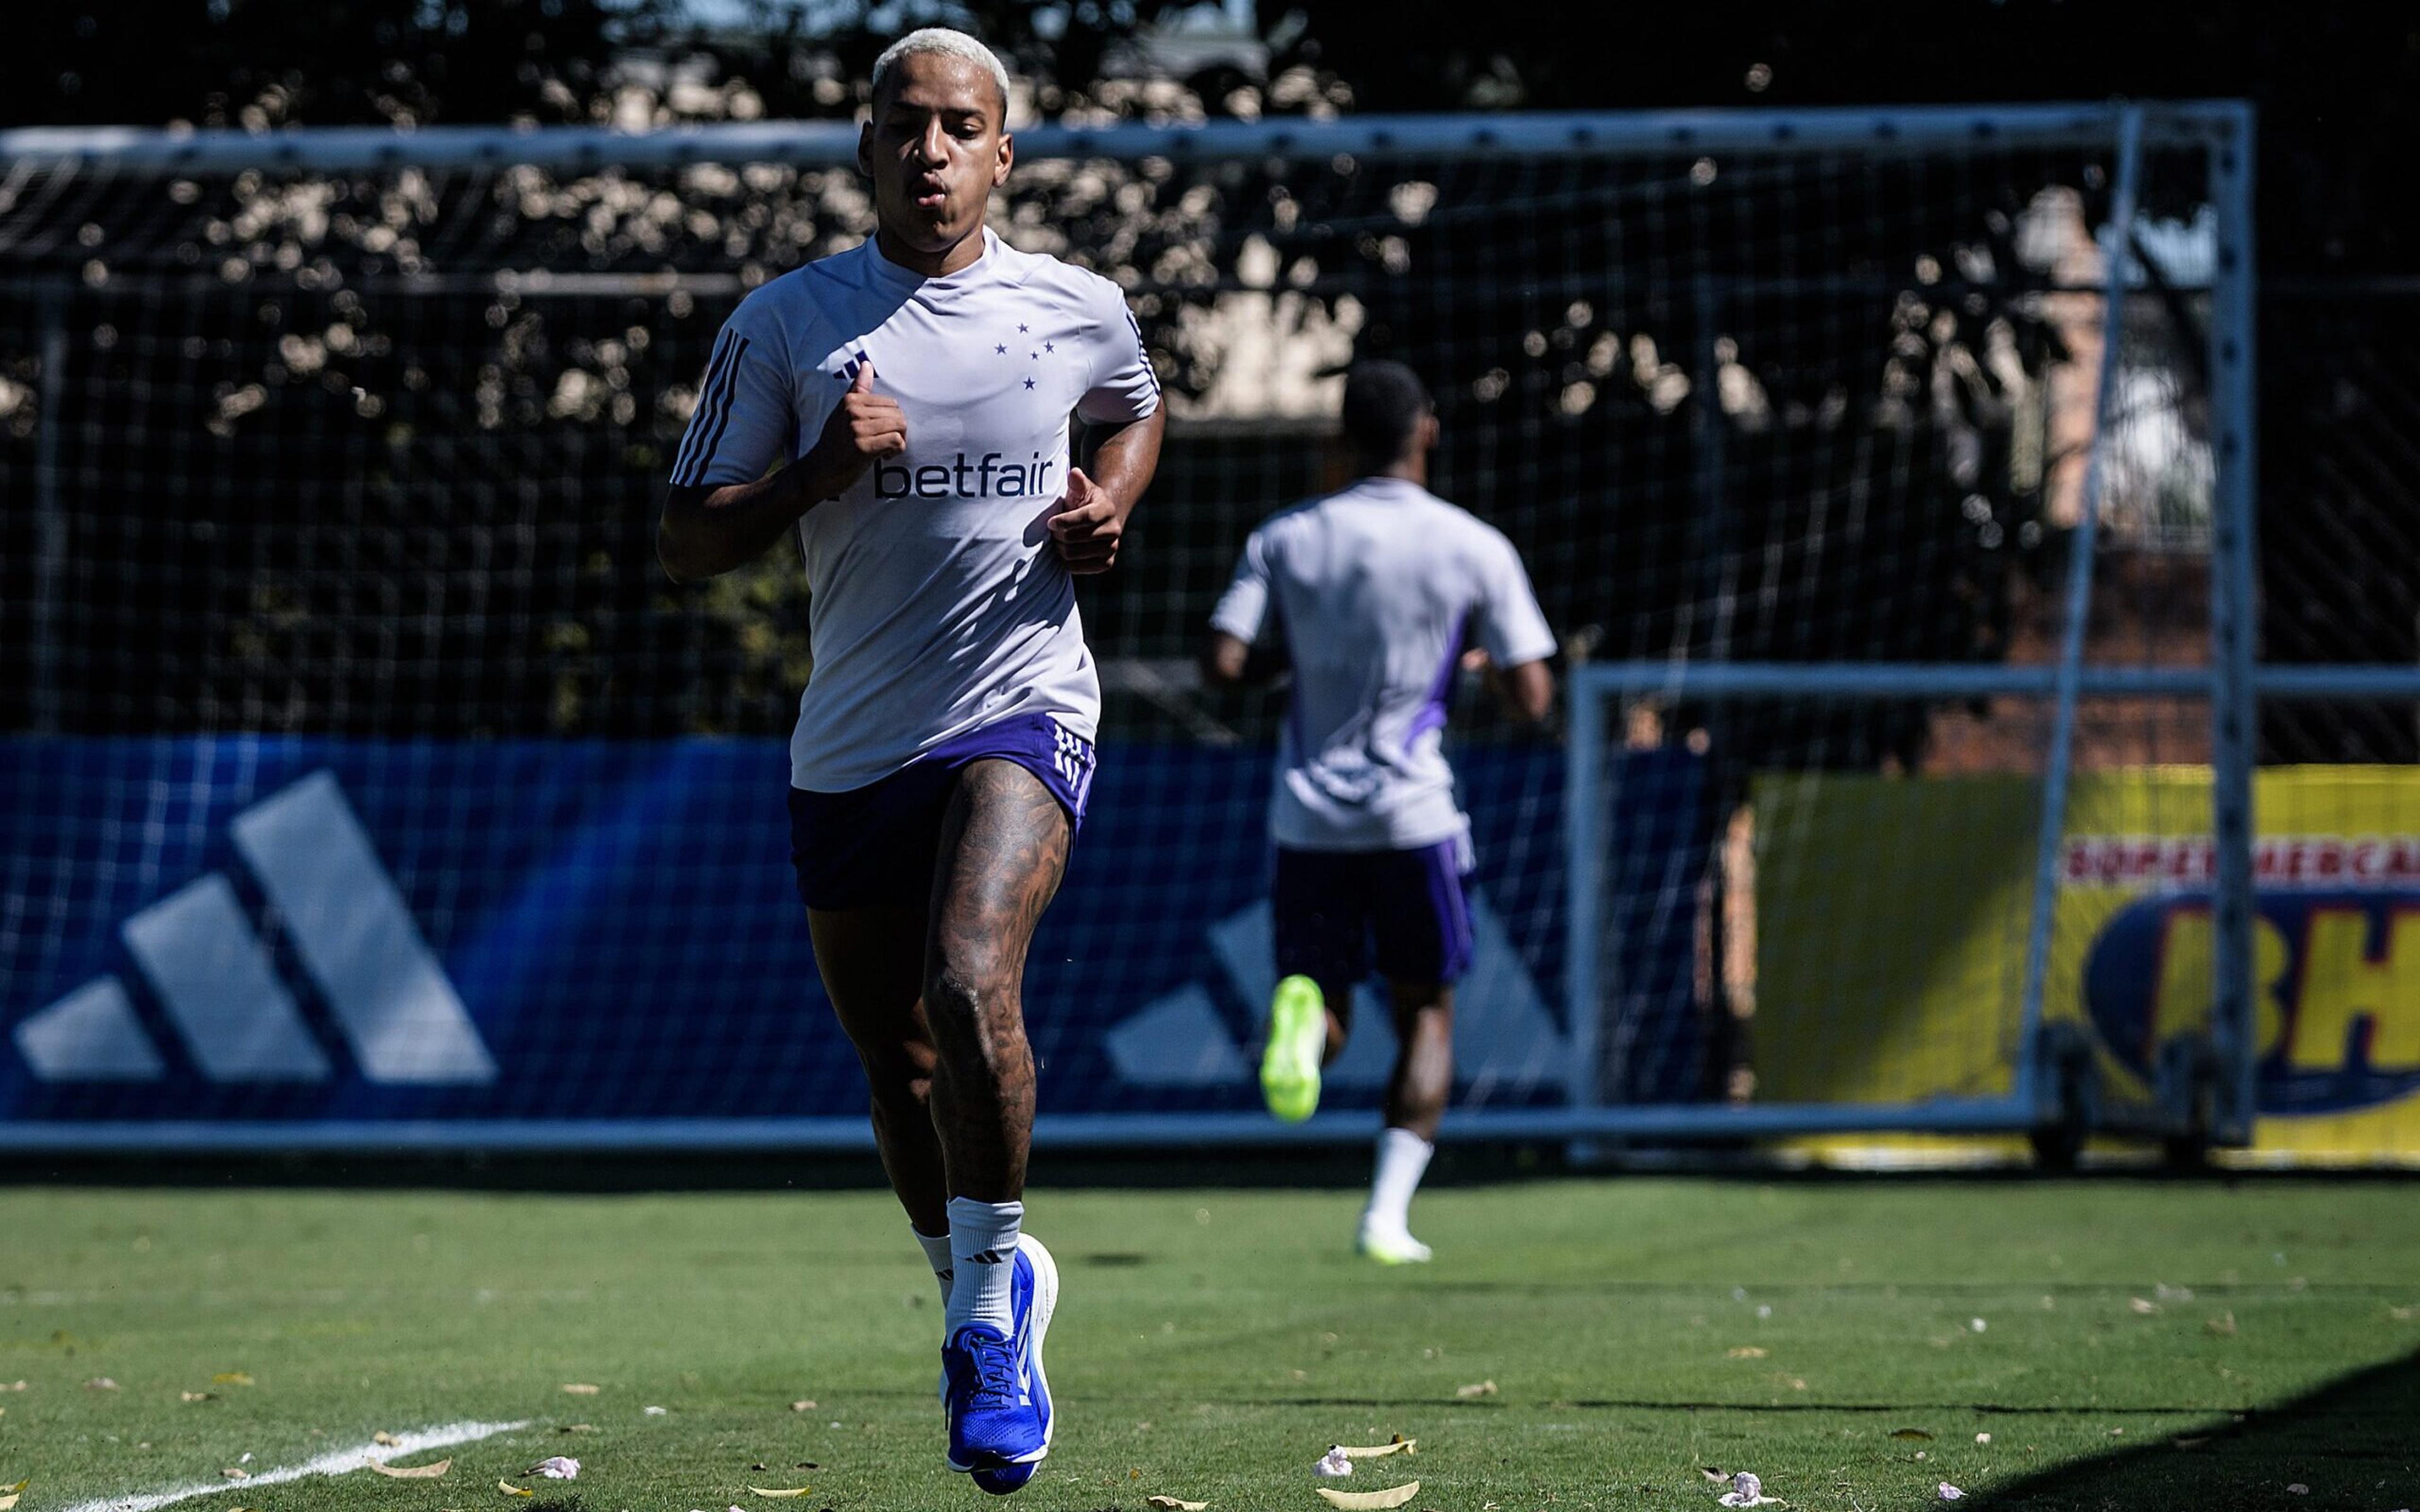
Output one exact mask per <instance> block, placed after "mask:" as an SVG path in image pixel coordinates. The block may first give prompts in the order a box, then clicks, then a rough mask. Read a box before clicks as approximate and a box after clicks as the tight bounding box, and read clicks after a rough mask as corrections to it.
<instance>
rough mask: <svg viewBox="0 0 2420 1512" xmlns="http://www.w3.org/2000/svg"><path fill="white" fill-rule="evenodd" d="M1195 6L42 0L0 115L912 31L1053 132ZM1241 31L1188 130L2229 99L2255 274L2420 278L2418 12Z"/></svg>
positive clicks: (504, 108)
mask: <svg viewBox="0 0 2420 1512" xmlns="http://www.w3.org/2000/svg"><path fill="white" fill-rule="evenodd" d="M1198 8H1200V7H1199V5H1198V4H1196V3H1193V0H1109V3H1104V0H1077V3H1073V4H1060V5H1048V4H1045V5H1036V4H1032V3H1031V0H958V3H954V4H947V5H934V4H917V3H909V0H892V3H890V4H871V5H869V4H864V3H861V0H737V4H726V5H722V6H718V7H717V8H714V10H713V11H712V12H711V13H712V14H713V15H714V16H716V17H717V18H719V20H718V23H717V24H715V25H713V26H710V27H709V26H707V25H705V24H703V23H701V21H700V20H699V18H698V16H697V15H696V14H695V13H693V12H692V11H691V9H690V8H688V7H687V6H685V5H684V4H682V3H681V0H326V3H318V4H310V5H298V4H294V3H291V0H51V3H47V4H43V5H39V6H27V7H20V8H18V9H17V13H16V14H14V15H12V17H11V37H10V45H9V47H8V48H7V49H6V50H5V51H0V118H7V119H9V120H12V121H13V122H15V123H17V124H65V123H113V124H133V125H150V124H159V123H161V122H163V121H167V120H172V119H173V120H185V121H191V122H194V123H196V124H202V125H227V126H240V125H256V126H264V127H265V126H273V125H277V124H280V123H285V122H309V123H312V124H317V125H335V124H357V123H372V122H379V121H389V120H393V121H406V120H408V121H412V122H417V123H422V124H427V123H430V122H439V121H443V122H453V123H462V122H504V121H509V120H512V119H515V118H524V119H528V120H532V121H538V122H557V121H566V120H585V119H602V118H610V116H611V114H612V108H613V93H614V89H615V85H616V84H617V82H618V78H617V63H618V62H620V61H621V60H625V59H627V58H628V55H629V54H631V53H632V52H633V51H634V50H635V51H643V52H647V53H650V54H659V55H662V54H675V55H683V56H688V57H691V58H695V59H698V60H700V61H702V62H704V63H705V64H706V66H707V67H708V69H710V70H711V71H712V72H714V73H716V74H718V75H719V76H720V77H721V78H723V79H725V80H735V81H744V83H745V84H746V85H748V86H749V87H750V89H751V90H752V92H753V94H754V95H755V96H756V97H757V99H758V100H760V101H761V105H762V110H763V114H765V115H767V116H833V115H845V114H847V113H848V112H849V111H851V110H853V109H854V108H856V105H857V103H858V98H859V88H860V85H861V81H862V79H863V78H864V75H865V71H866V69H867V68H868V67H869V66H870V64H871V63H872V61H873V58H874V54H876V52H878V51H879V50H880V48H881V47H882V45H883V44H884V42H886V41H887V40H888V39H890V38H891V37H892V36H894V35H896V33H897V32H898V31H900V30H902V29H905V28H906V27H907V26H909V25H912V24H917V23H922V22H923V21H927V20H941V21H949V22H952V23H957V24H963V25H967V26H970V27H971V28H972V29H973V30H975V31H976V32H978V33H979V34H981V35H982V36H984V37H985V39H988V40H990V41H992V42H993V43H994V44H995V45H996V46H998V47H999V48H1000V49H1001V51H1002V52H1003V53H1004V54H1007V55H1008V56H1009V57H1010V59H1011V61H1012V65H1013V66H1014V67H1015V68H1016V69H1017V70H1018V72H1019V73H1020V74H1021V75H1023V76H1025V77H1028V78H1031V79H1033V80H1036V81H1040V83H1041V89H1040V99H1039V101H1038V102H1039V103H1040V104H1041V105H1042V107H1043V108H1044V109H1045V110H1046V111H1047V110H1050V109H1052V108H1054V107H1063V106H1066V105H1071V104H1076V103H1080V102H1084V101H1086V100H1088V99H1089V98H1090V95H1091V92H1092V90H1093V87H1094V84H1095V83H1096V81H1098V80H1099V78H1100V77H1101V75H1102V72H1103V69H1104V66H1105V64H1108V63H1109V62H1110V61H1111V60H1112V59H1113V57H1114V55H1115V54H1116V51H1117V49H1118V47H1119V46H1120V44H1121V43H1122V42H1124V41H1125V40H1126V39H1129V38H1131V37H1133V36H1134V35H1135V34H1136V33H1137V32H1138V31H1139V30H1140V29H1145V28H1148V27H1151V26H1153V25H1155V24H1156V23H1163V22H1166V21H1167V20H1169V19H1170V18H1171V17H1174V16H1177V15H1179V14H1180V13H1183V12H1187V11H1191V10H1195V9H1198ZM1258 25H1259V29H1260V32H1261V37H1262V39H1263V40H1264V42H1265V43H1266V44H1267V48H1268V53H1267V56H1268V62H1267V67H1266V71H1265V76H1264V77H1263V78H1261V79H1254V78H1252V77H1250V76H1249V74H1247V73H1244V72H1242V71H1240V70H1239V69H1237V67H1236V65H1235V64H1234V63H1233V60H1232V59H1228V58H1223V57H1222V58H1221V59H1220V60H1219V61H1218V62H1217V63H1215V64H1212V65H1209V66H1208V67H1206V68H1205V69H1203V71H1202V74H1200V75H1199V76H1197V77H1195V78H1193V79H1191V80H1188V81H1187V82H1188V83H1190V84H1192V85H1194V86H1195V93H1196V95H1197V96H1198V97H1199V99H1200V100H1201V101H1202V106H1203V108H1204V109H1206V110H1208V111H1210V112H1212V113H1214V114H1215V113H1217V112H1218V111H1220V110H1222V109H1228V108H1233V106H1232V105H1231V103H1230V101H1231V99H1232V97H1233V96H1234V94H1235V92H1236V90H1237V89H1238V88H1241V89H1243V90H1244V91H1245V94H1246V96H1247V98H1255V99H1256V100H1257V108H1260V109H1264V110H1278V109H1283V108H1285V106H1284V105H1282V104H1280V103H1277V102H1272V101H1270V100H1267V99H1266V98H1265V90H1264V87H1256V86H1264V85H1265V84H1266V83H1267V80H1268V78H1273V77H1275V76H1277V75H1278V74H1280V73H1281V72H1283V71H1284V70H1286V69H1291V68H1297V67H1308V68H1311V69H1314V70H1316V71H1317V72H1319V73H1321V74H1323V75H1326V76H1328V77H1330V78H1334V79H1339V80H1342V81H1343V82H1344V83H1345V84H1346V85H1348V86H1349V90H1350V94H1351V98H1352V100H1353V102H1354V105H1355V107H1356V108H1357V109H1360V110H1364V111H1410V110H1491V109H1493V110H1504V109H1511V110H1569V109H1652V108H1670V107H1689V106H1719V105H1749V104H1754V105H1774V106H1792V105H1795V106H1811V105H1831V104H1879V103H1920V102H1921V103H1946V102H1958V101H1967V100H2099V99H2103V98H2107V97H2109V96H2112V95H2119V94H2124V95H2131V96H2134V97H2138V98H2143V99H2196V98H2215V97H2221V96H2226V97H2243V98H2248V99H2250V100H2254V101H2256V102H2257V104H2258V105H2259V106H2260V107H2261V112H2262V119H2261V132H2262V153H2261V159H2262V162H2261V175H2260V192H2261V194H2262V196H2263V203H2264V205H2265V206H2266V207H2267V208H2268V213H2267V214H2265V215H2264V217H2263V223H2264V227H2265V229H2266V234H2267V245H2265V246H2264V247H2263V249H2262V266H2263V267H2264V268H2265V269H2266V270H2269V271H2271V272H2273V273H2282V272H2286V271H2288V270H2296V271H2300V270H2407V269H2409V268H2411V267H2412V266H2413V265H2414V263H2415V261H2420V232H2415V231H2414V229H2413V222H2412V217H2410V216H2409V215H2408V214H2407V213H2406V212H2405V210H2404V208H2403V205H2402V203H2401V202H2402V199H2403V197H2404V196H2403V195H2402V193H2400V192H2399V186H2401V185H2402V184H2404V183H2406V182H2408V181H2409V177H2410V164H2411V162H2412V160H2413V156H2414V152H2415V149H2420V11H2415V10H2413V9H2412V8H2410V7H2406V6H2371V5H2351V4H2335V5H2328V4H2320V5H2312V6H2293V7H2286V6H2275V5H2265V4H2258V3H2256V0H2220V3H2216V4H2211V5H2206V6H2198V7H2187V8H2179V7H2177V6H2174V5H2172V4H2167V3H2164V0H2101V3H2096V4H2089V5H2087V4H2082V3H2077V0H1949V3H1947V4H1944V3H1940V0H1816V3H1809V0H1713V3H1708V4H1699V5H1654V6H1647V5H1638V4H1633V3H1621V0H1613V3H1607V4H1602V5H1587V6H1559V5H1556V6H1548V5H1529V6H1486V5H1473V4H1470V3H1469V0H1393V3H1391V4H1389V5H1388V6H1387V7H1386V8H1385V10H1384V15H1383V21H1382V20H1381V18H1380V17H1379V16H1378V15H1377V14H1376V13H1375V12H1374V8H1373V7H1372V6H1371V5H1370V4H1369V3H1368V0H1262V4H1261V5H1260V7H1259V14H1258ZM1407 43H1408V45H1407ZM819 84H820V87H819V86H818V85H819ZM835 85H837V86H838V87H837V88H836V87H835Z"/></svg>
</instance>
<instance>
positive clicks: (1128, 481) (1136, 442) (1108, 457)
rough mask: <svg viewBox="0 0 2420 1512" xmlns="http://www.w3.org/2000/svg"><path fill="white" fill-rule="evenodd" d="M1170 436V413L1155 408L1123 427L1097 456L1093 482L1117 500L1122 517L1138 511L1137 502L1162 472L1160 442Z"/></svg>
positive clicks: (1102, 445)
mask: <svg viewBox="0 0 2420 1512" xmlns="http://www.w3.org/2000/svg"><path fill="white" fill-rule="evenodd" d="M1167 434H1168V411H1167V410H1166V409H1155V410H1153V411H1152V412H1151V413H1150V414H1148V415H1146V416H1144V417H1143V418H1142V419H1140V420H1135V421H1129V422H1127V423H1126V424H1124V425H1122V426H1120V427H1119V428H1118V429H1117V431H1116V432H1115V433H1114V434H1112V435H1111V436H1110V437H1109V439H1108V440H1104V441H1103V442H1101V444H1100V446H1099V448H1098V449H1097V450H1095V451H1094V454H1093V466H1092V470H1091V471H1092V475H1093V481H1094V483H1097V484H1099V485H1100V486H1102V487H1103V488H1105V489H1107V490H1108V491H1109V496H1110V497H1111V498H1112V499H1114V500H1116V501H1117V505H1118V518H1119V519H1121V520H1123V519H1125V517H1127V516H1128V515H1130V514H1132V513H1133V512H1134V506H1135V502H1136V501H1138V500H1140V498H1142V494H1143V490H1144V489H1146V488H1148V487H1150V486H1151V478H1152V474H1153V473H1155V472H1156V471H1159V443H1160V439H1161V438H1162V437H1164V436H1165V435H1167Z"/></svg>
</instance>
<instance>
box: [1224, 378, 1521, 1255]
mask: <svg viewBox="0 0 2420 1512" xmlns="http://www.w3.org/2000/svg"><path fill="white" fill-rule="evenodd" d="M1343 439H1344V442H1345V444H1346V445H1347V446H1348V447H1350V448H1351V449H1352V453H1353V459H1354V463H1355V477H1356V481H1355V482H1354V483H1353V484H1351V485H1350V486H1347V487H1346V488H1345V489H1344V490H1343V491H1342V492H1340V493H1333V494H1329V495H1328V496H1326V498H1324V499H1314V500H1311V501H1309V502H1307V503H1303V504H1297V505H1295V507H1294V508H1292V509H1288V510H1286V511H1284V512H1282V513H1280V514H1279V515H1276V516H1274V517H1271V518H1270V519H1268V520H1267V521H1265V522H1264V523H1263V524H1262V526H1261V527H1260V529H1258V530H1256V531H1254V532H1252V535H1251V538H1250V539H1249V541H1247V542H1246V543H1245V545H1244V557H1243V561H1242V562H1241V563H1239V564H1238V565H1237V567H1236V569H1235V578H1234V581H1233V583H1232V584H1230V585H1229V587H1228V589H1227V592H1226V594H1225V596H1224V597H1222V598H1221V599H1220V600H1219V601H1218V609H1217V610H1216V611H1215V612H1214V613H1213V614H1212V615H1211V617H1210V628H1211V635H1210V641H1209V644H1208V646H1207V648H1206V650H1205V651H1204V654H1203V656H1202V668H1203V671H1204V673H1205V674H1206V675H1207V676H1208V678H1209V679H1210V680H1211V681H1212V682H1214V683H1238V682H1243V681H1247V680H1250V679H1253V678H1255V677H1257V676H1258V675H1260V674H1261V673H1262V672H1263V671H1264V670H1265V668H1266V666H1267V665H1268V663H1269V662H1270V661H1271V660H1273V658H1270V657H1268V656H1265V655H1264V654H1261V653H1256V652H1255V650H1254V642H1256V641H1262V640H1273V639H1275V637H1274V636H1272V635H1271V633H1270V632H1271V631H1272V630H1273V629H1274V630H1275V631H1276V632H1277V633H1278V634H1279V635H1281V636H1282V638H1283V640H1284V649H1285V657H1286V660H1287V661H1288V662H1290V663H1291V665H1292V667H1293V671H1294V689H1293V699H1294V703H1293V708H1292V711H1291V713H1290V715H1289V717H1288V718H1287V721H1286V725H1285V733H1284V736H1283V738H1282V741H1281V743H1280V758H1279V763H1278V781H1277V792H1276V795H1275V796H1274V798H1273V800H1272V801H1271V803H1270V805H1269V829H1270V833H1271V836H1272V838H1273V839H1274V840H1275V841H1276V842H1277V866H1276V875H1275V878H1274V883H1273V886H1272V887H1271V889H1270V890H1271V900H1270V902H1271V904H1272V906H1273V908H1274V910H1275V915H1276V918H1275V923H1276V937H1277V958H1278V960H1277V966H1278V976H1279V979H1280V980H1279V981H1278V988H1277V995H1276V998H1275V1000H1274V1001H1273V1002H1272V1003H1271V1004H1270V1012H1269V1037H1268V1045H1267V1048H1266V1051H1265V1052H1264V1056H1263V1058H1262V1062H1261V1088H1262V1091H1263V1093H1264V1095H1265V1096H1266V1098H1267V1100H1268V1104H1269V1111H1270V1112H1272V1113H1274V1114H1276V1115H1277V1116H1278V1117H1279V1118H1280V1119H1286V1120H1288V1121H1297V1120H1300V1119H1307V1118H1309V1117H1311V1113H1312V1111H1313V1110H1315V1109H1316V1108H1317V1107H1318V1106H1319V1076H1320V1067H1321V1066H1322V1065H1324V1064H1325V1063H1326V1062H1327V1061H1330V1060H1333V1059H1335V1058H1336V1057H1337V1056H1338V1055H1340V1054H1341V1053H1342V1051H1343V1049H1344V1041H1345V1035H1346V1033H1347V1032H1348V1031H1349V1030H1350V1028H1351V1019H1352V1010H1353V989H1354V987H1355V986H1356V985H1357V984H1358V983H1359V982H1360V981H1361V980H1363V979H1364V978H1366V977H1368V976H1369V975H1370V972H1371V970H1372V968H1373V966H1374V967H1375V969H1376V970H1377V972H1378V974H1379V975H1380V976H1382V977H1384V978H1385V979H1386V980H1387V985H1388V991H1389V993H1390V994H1391V995H1392V997H1393V1003H1394V1012H1395V1037H1396V1041H1397V1045H1398V1049H1397V1051H1396V1057H1395V1070H1394V1074H1393V1076H1392V1077H1391V1078H1390V1079H1389V1080H1388V1084H1387V1101H1386V1118H1387V1126H1386V1128H1385V1130H1384V1131H1383V1132H1382V1133H1381V1134H1379V1137H1378V1165H1377V1173H1376V1176H1375V1177H1374V1179H1373V1180H1372V1182H1371V1186H1370V1201H1369V1205H1368V1206H1367V1207H1366V1208H1365V1209H1364V1210H1363V1211H1362V1214H1361V1227H1360V1234H1359V1240H1358V1242H1359V1248H1360V1250H1361V1252H1362V1253H1363V1254H1365V1255H1368V1256H1370V1257H1372V1258H1373V1259H1377V1260H1380V1261H1383V1262H1385V1263H1387V1264H1390V1265H1399V1264H1404V1263H1405V1262H1410V1261H1419V1260H1425V1259H1427V1258H1428V1257H1429V1249H1428V1246H1427V1245H1425V1244H1422V1243H1421V1242H1419V1240H1416V1239H1414V1238H1413V1237H1412V1234H1411V1229H1410V1226H1409V1221H1408V1216H1407V1215H1408V1212H1409V1210H1410V1207H1411V1201H1412V1193H1413V1192H1414V1190H1415V1189H1417V1188H1418V1187H1419V1181H1420V1177H1421V1174H1422V1173H1423V1172H1425V1171H1426V1170H1427V1169H1428V1163H1429V1154H1430V1151H1431V1149H1432V1148H1433V1143H1432V1142H1433V1141H1434V1140H1435V1137H1436V1130H1437V1120H1438V1119H1440V1118H1441V1117H1442V1116H1443V1115H1444V1112H1445V1104H1446V1099H1447V1097H1448V1096H1449V1095H1450V1093H1451V1091H1452V1090H1453V983H1454V980H1455V979H1456V978H1458V977H1459V976H1461V975H1462V973H1463V971H1464V969H1465V968H1466V966H1468V964H1470V951H1471V936H1470V914H1469V909H1468V907H1467V904H1466V899H1465V895H1464V877H1465V875H1466V873H1467V872H1469V870H1470V866H1471V848H1470V824H1469V821H1468V820H1467V819H1466V818H1465V817H1464V816H1463V813H1462V810H1461V809H1460V808H1459V807H1458V806H1457V805H1456V804H1455V802H1454V792H1453V771H1452V769H1451V768H1450V767H1449V766H1448V765H1447V764H1446V760H1445V755H1444V751H1443V749H1442V742H1443V739H1444V732H1445V722H1446V698H1447V695H1448V693H1449V692H1450V690H1451V688H1452V686H1453V680H1454V672H1455V670H1456V667H1457V665H1458V664H1459V663H1460V661H1461V660H1462V656H1463V643H1464V638H1465V636H1466V635H1467V636H1468V637H1469V639H1470V640H1473V641H1475V642H1476V644H1477V646H1478V648H1479V650H1480V651H1481V652H1483V653H1484V655H1485V656H1486V657H1487V659H1488V660H1490V661H1492V662H1493V664H1494V665H1495V667H1496V668H1497V670H1498V677H1499V687H1500V688H1501V690H1502V692H1503V693H1504V695H1505V698H1506V700H1507V702H1510V704H1511V705H1512V708H1513V709H1515V710H1516V711H1517V712H1519V713H1520V714H1521V715H1522V716H1524V717H1528V718H1529V719H1533V720H1534V719H1543V718H1544V717H1545V716H1546V713H1547V711H1548V710H1549V708H1551V706H1552V705H1553V702H1554V679H1553V674H1552V673H1551V672H1549V671H1548V670H1547V668H1546V658H1547V657H1548V656H1552V655H1553V654H1554V652H1555V638H1554V636H1553V634H1552V633H1551V632H1550V631H1549V630H1548V629H1547V628H1546V620H1545V616H1544V614H1542V613H1541V612H1540V611H1539V609H1538V601H1537V598H1536V596H1535V595H1534V594H1532V593H1531V592H1530V589H1529V579H1528V574H1527V573H1526V572H1524V571H1523V570H1522V567H1521V559H1520V557H1519V556H1518V555H1517V554H1516V553H1515V552H1514V551H1513V549H1512V543H1511V542H1509V541H1507V540H1506V539H1505V538H1504V536H1503V534H1502V533H1501V532H1498V531H1497V530H1496V529H1495V528H1493V527H1492V526H1489V525H1486V524H1484V523H1482V522H1481V521H1480V520H1479V519H1477V518H1475V517H1472V516H1470V515H1468V514H1466V513H1465V512H1464V511H1463V510H1461V509H1458V508H1456V507H1455V506H1454V505H1452V504H1450V503H1447V502H1446V501H1444V500H1442V499H1439V498H1437V497H1436V496H1435V495H1434V494H1432V493H1430V492H1429V491H1428V476H1429V466H1428V457H1429V452H1430V450H1431V449H1432V448H1433V447H1435V445H1436V439H1437V421H1436V411H1435V407H1434V406H1432V405H1431V404H1430V402H1429V396H1428V393H1427V391H1426V390H1424V389H1423V388H1422V387H1421V386H1420V381H1419V378H1417V377H1415V376H1414V375H1413V373H1412V370H1411V369H1410V368H1408V367H1405V366H1404V365H1403V364H1402V363H1384V362H1373V363H1360V364H1358V365H1357V366H1356V367H1355V368H1354V369H1353V370H1352V372H1351V373H1350V374H1348V375H1347V376H1346V378H1345V380H1344V414H1343Z"/></svg>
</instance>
